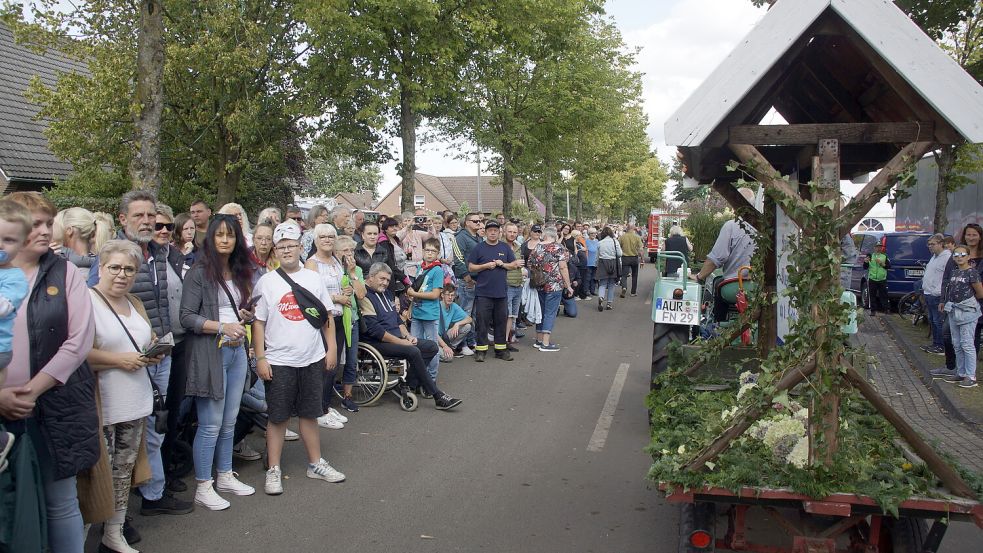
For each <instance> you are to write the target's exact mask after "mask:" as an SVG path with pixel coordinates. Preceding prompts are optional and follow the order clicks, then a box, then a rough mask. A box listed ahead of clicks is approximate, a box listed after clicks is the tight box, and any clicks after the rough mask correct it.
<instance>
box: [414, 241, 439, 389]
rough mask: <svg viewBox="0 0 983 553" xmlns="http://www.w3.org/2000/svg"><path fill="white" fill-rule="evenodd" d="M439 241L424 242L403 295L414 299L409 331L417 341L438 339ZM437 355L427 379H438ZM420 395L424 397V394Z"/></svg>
mask: <svg viewBox="0 0 983 553" xmlns="http://www.w3.org/2000/svg"><path fill="white" fill-rule="evenodd" d="M438 256H440V241H438V240H437V239H436V238H428V239H427V240H426V241H424V242H423V264H422V265H420V275H419V276H417V278H416V280H414V281H413V286H410V287H409V288H407V289H406V295H407V296H409V297H410V299H411V300H412V301H413V310H412V322H411V324H410V334H411V335H412V336H413V337H414V338H416V339H417V340H430V341H431V342H436V341H437V336H438V334H439V329H438V326H439V325H438V322H439V320H440V311H439V309H440V308H439V306H438V303H440V293H441V291H442V290H443V288H444V268H443V266H442V265H441V264H440V259H438ZM438 365H440V356H439V355H435V356H434V357H433V359H431V360H430V363H429V364H428V365H427V372H428V373H430V378H432V379H433V380H434V382H436V381H437V367H438ZM423 397H424V398H426V399H430V398H429V397H427V394H426V393H424V394H423Z"/></svg>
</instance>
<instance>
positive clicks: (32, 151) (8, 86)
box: [0, 23, 86, 183]
mask: <svg viewBox="0 0 983 553" xmlns="http://www.w3.org/2000/svg"><path fill="white" fill-rule="evenodd" d="M85 70H86V69H85V66H84V65H83V64H81V63H80V62H77V61H75V60H72V59H70V58H68V57H66V56H64V55H62V54H59V53H58V52H56V51H54V50H48V51H47V52H46V53H44V54H38V53H37V52H34V51H32V50H30V49H29V48H26V47H24V46H22V45H19V44H17V43H16V42H15V41H14V35H13V32H12V31H11V29H10V28H9V27H7V26H6V25H4V24H2V23H0V84H2V86H0V170H2V171H3V174H4V176H6V178H7V180H8V181H11V182H16V181H29V182H30V181H33V182H37V183H50V182H52V181H53V180H54V179H55V178H62V177H65V176H67V175H68V174H69V173H71V172H72V165H71V164H70V163H68V162H67V161H63V160H60V159H58V158H57V157H55V155H54V154H53V153H51V150H49V149H48V139H47V138H45V136H44V131H45V129H46V128H47V123H46V122H45V121H43V120H35V117H37V114H38V106H37V105H35V104H32V103H31V102H29V101H28V100H27V98H25V96H24V91H25V90H27V87H28V84H29V83H30V81H31V79H32V78H34V76H35V75H37V76H39V77H40V78H41V82H43V83H44V84H45V85H47V86H54V85H55V82H56V80H57V78H58V74H60V73H70V72H84V71H85Z"/></svg>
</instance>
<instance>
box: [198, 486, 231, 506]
mask: <svg viewBox="0 0 983 553" xmlns="http://www.w3.org/2000/svg"><path fill="white" fill-rule="evenodd" d="M195 503H197V504H198V505H201V506H202V507H204V508H206V509H210V510H212V511H224V510H225V509H228V508H229V507H231V506H232V504H231V503H229V502H228V501H226V500H225V499H222V496H220V495H219V494H218V493H216V492H215V489H214V488H212V481H211V480H206V481H205V482H198V489H197V490H195Z"/></svg>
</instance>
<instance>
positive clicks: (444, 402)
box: [434, 394, 461, 411]
mask: <svg viewBox="0 0 983 553" xmlns="http://www.w3.org/2000/svg"><path fill="white" fill-rule="evenodd" d="M434 404H435V405H436V407H437V410H439V411H450V410H451V409H453V408H455V407H457V406H458V405H460V404H461V400H459V399H456V398H453V397H451V396H449V395H447V394H444V395H442V396H440V397H438V398H437V399H436V400H435V401H434Z"/></svg>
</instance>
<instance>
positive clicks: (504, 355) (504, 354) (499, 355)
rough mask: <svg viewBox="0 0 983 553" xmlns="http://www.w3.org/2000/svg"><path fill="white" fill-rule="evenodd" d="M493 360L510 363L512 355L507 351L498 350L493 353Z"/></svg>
mask: <svg viewBox="0 0 983 553" xmlns="http://www.w3.org/2000/svg"><path fill="white" fill-rule="evenodd" d="M495 359H501V360H502V361H512V353H511V352H510V351H509V350H507V349H502V350H498V351H496V352H495Z"/></svg>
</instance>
